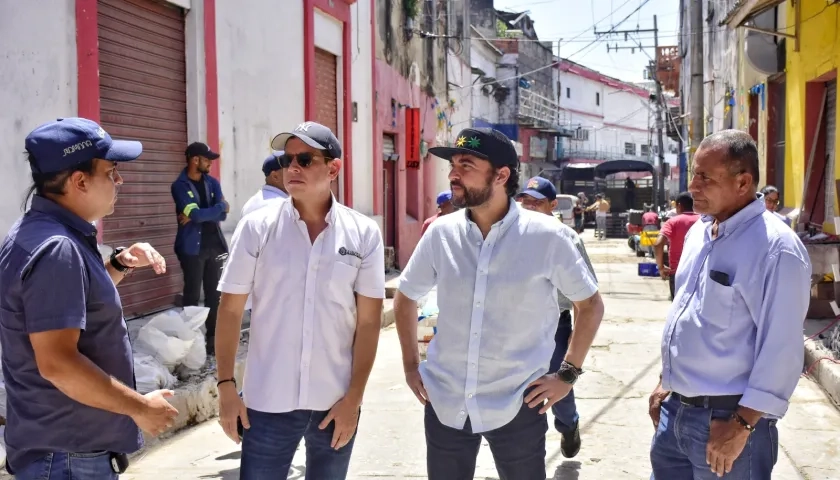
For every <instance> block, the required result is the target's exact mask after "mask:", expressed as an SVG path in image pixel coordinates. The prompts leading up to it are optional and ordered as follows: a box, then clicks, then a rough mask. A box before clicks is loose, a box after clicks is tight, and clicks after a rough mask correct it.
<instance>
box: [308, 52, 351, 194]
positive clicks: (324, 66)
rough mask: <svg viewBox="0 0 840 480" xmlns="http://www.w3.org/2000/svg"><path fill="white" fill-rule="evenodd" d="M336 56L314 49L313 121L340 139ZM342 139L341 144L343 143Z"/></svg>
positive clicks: (337, 191)
mask: <svg viewBox="0 0 840 480" xmlns="http://www.w3.org/2000/svg"><path fill="white" fill-rule="evenodd" d="M337 62H338V57H336V56H335V55H333V54H331V53H329V52H327V51H325V50H321V49H320V48H316V49H315V78H316V80H315V98H317V99H318V101H317V102H316V104H317V107H316V109H315V119H314V120H315V121H316V122H318V123H320V124H322V125H324V126H326V127H328V128H329V129H330V130H332V131H333V133H334V134H335V136H336V137H338V139H339V140H342V138H341V136H340V135H339V133H338V67H337ZM343 143H344V142H343V141H342V145H343ZM332 189H333V193H334V194H335V197H336V198H338V199H339V200H341V195H340V192H341V188H340V187H339V183H338V178H337V179H336V180H335V181H334V182H333V183H332Z"/></svg>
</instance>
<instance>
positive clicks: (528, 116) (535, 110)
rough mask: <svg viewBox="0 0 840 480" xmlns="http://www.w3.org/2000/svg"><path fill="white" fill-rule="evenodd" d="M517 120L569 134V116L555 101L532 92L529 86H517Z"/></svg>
mask: <svg viewBox="0 0 840 480" xmlns="http://www.w3.org/2000/svg"><path fill="white" fill-rule="evenodd" d="M518 117H519V121H520V122H521V123H522V124H525V125H532V126H534V127H536V128H542V129H550V130H555V131H557V132H559V133H561V134H568V135H571V130H570V129H569V127H568V125H569V118H568V117H567V116H566V112H565V111H563V110H560V106H559V105H558V104H557V102H555V101H552V100H551V99H549V98H546V97H543V96H542V95H540V94H538V93H536V92H534V91H533V90H531V89H529V88H522V87H519V113H518Z"/></svg>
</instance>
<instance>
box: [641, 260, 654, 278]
mask: <svg viewBox="0 0 840 480" xmlns="http://www.w3.org/2000/svg"><path fill="white" fill-rule="evenodd" d="M639 276H640V277H658V276H659V268H658V267H657V266H656V264H655V263H648V262H645V263H640V264H639Z"/></svg>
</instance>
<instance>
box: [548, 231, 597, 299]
mask: <svg viewBox="0 0 840 480" xmlns="http://www.w3.org/2000/svg"><path fill="white" fill-rule="evenodd" d="M553 240H554V241H552V242H551V249H550V253H549V256H548V258H549V262H548V267H549V269H550V270H549V279H550V280H551V283H552V284H553V285H554V288H556V289H557V290H560V293H562V294H563V295H564V296H565V297H566V298H568V299H569V300H571V301H573V302H580V301H583V300H586V299H587V298H589V297H591V296H592V295H595V292H597V291H598V285H597V283H596V282H595V278H594V276H593V275H592V273H591V272H590V271H589V267H588V266H587V264H586V261H585V260H584V259H583V256H582V255H581V254H580V252H579V251H578V249H577V248H576V247H575V244H574V240H573V238H572V237H571V236H569V235H568V234H567V233H566V232H563V231H562V230H561V231H559V232H558V234H557V236H556V237H555V238H554V239H553Z"/></svg>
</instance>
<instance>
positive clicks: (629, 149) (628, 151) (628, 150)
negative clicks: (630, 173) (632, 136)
mask: <svg viewBox="0 0 840 480" xmlns="http://www.w3.org/2000/svg"><path fill="white" fill-rule="evenodd" d="M624 154H625V155H634V156H635V155H636V144H635V143H630V142H625V143H624Z"/></svg>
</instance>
